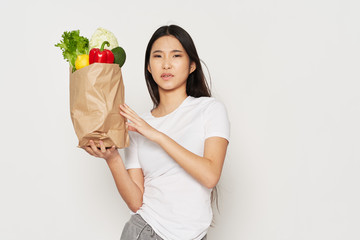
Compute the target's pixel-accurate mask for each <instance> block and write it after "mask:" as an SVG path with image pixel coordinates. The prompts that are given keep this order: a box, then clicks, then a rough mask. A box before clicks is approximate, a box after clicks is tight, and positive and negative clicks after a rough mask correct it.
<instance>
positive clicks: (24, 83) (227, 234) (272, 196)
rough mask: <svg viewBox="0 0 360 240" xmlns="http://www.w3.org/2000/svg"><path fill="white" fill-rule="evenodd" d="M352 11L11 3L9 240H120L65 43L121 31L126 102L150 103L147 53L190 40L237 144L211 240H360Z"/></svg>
mask: <svg viewBox="0 0 360 240" xmlns="http://www.w3.org/2000/svg"><path fill="white" fill-rule="evenodd" d="M359 10H360V9H359V2H358V1H355V0H353V1H350V0H342V1H340V0H328V1H325V0H304V1H288V0H271V1H267V0H251V1H250V0H240V1H235V0H234V1H230V0H224V1H205V0H201V1H193V0H192V1H190V0H183V1H170V0H167V1H165V0H164V1H162V0H155V1H136V0H135V1H91V0H87V1H84V0H79V1H67V0H66V1H37V0H33V1H16V0H14V1H3V2H2V3H1V8H0V26H1V38H0V43H1V46H2V50H1V52H2V53H1V54H2V57H1V58H0V64H1V77H0V79H1V87H0V89H1V90H0V91H1V92H0V93H1V94H0V107H1V118H0V124H1V137H0V144H1V157H0V159H1V167H0V191H1V192H0V193H1V195H0V196H1V198H0V239H4V240H15V239H16V240H19V239H34V240H35V239H36V240H49V239H51V240H60V239H61V240H63V239H69V240H78V239H88V240H103V239H104V240H116V239H119V237H120V234H121V230H122V228H123V225H124V224H125V222H126V221H127V220H128V219H129V210H128V209H127V207H126V205H125V204H124V203H123V201H122V199H121V197H120V195H119V194H118V192H117V189H116V187H115V184H114V182H113V179H112V176H111V173H110V171H109V170H108V168H107V166H106V164H105V162H104V160H102V159H95V158H94V157H91V156H89V155H88V154H86V153H85V151H83V150H82V149H79V148H77V147H76V146H77V138H76V135H75V133H74V130H73V127H72V123H71V119H70V113H69V71H68V70H69V69H68V63H67V62H65V60H64V59H63V57H62V55H61V51H60V49H59V48H55V47H54V44H56V43H57V42H59V41H60V39H61V35H62V33H63V32H64V31H71V30H77V29H80V33H81V35H83V36H87V37H88V38H90V37H91V35H92V33H93V32H94V31H95V30H96V28H97V27H104V28H106V29H108V30H110V31H112V32H113V33H114V34H115V35H116V36H117V38H118V41H119V44H120V46H122V47H123V48H124V49H125V50H126V53H127V60H126V63H125V65H124V66H123V69H122V72H123V77H124V84H125V89H126V90H125V92H126V93H125V94H126V102H127V104H128V105H130V106H131V107H132V108H133V109H134V110H136V111H137V112H138V113H142V112H144V111H148V110H149V109H150V108H151V106H152V104H151V101H150V98H149V96H148V93H147V89H146V85H145V80H144V76H143V64H144V54H145V48H146V44H147V42H148V40H149V39H150V37H151V34H152V33H153V32H154V31H155V30H156V29H157V28H158V27H160V26H162V25H164V24H178V25H180V26H182V27H183V28H184V29H186V30H187V31H188V32H189V33H190V35H191V36H192V37H193V39H194V41H195V44H196V46H197V49H198V53H199V55H200V57H201V59H202V60H203V61H204V62H205V63H206V65H207V67H208V68H209V71H210V75H211V81H212V90H213V93H214V96H215V97H217V98H218V99H219V100H221V101H223V102H224V104H225V105H226V106H227V109H228V113H229V117H230V121H231V143H230V145H229V148H228V154H227V158H226V162H225V166H224V169H223V174H222V178H221V181H220V183H219V201H220V202H219V210H220V212H216V211H215V228H211V229H210V232H209V234H208V236H209V237H208V239H209V240H220V239H239V240H240V239H241V240H319V239H327V240H335V239H341V240H343V239H346V240H352V239H360V233H359V231H358V227H359V225H360V218H359V216H360V207H359V202H360V193H359V181H360V176H359V170H360V161H359V160H360V148H359V145H360V138H359V136H360V127H359V123H360V94H359V90H360V83H359V81H360V78H359V77H360V74H359V66H360V57H359V56H360V47H359V45H360V28H359V22H360V15H359Z"/></svg>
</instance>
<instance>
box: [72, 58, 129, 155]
mask: <svg viewBox="0 0 360 240" xmlns="http://www.w3.org/2000/svg"><path fill="white" fill-rule="evenodd" d="M123 103H124V83H123V79H122V74H121V69H120V67H119V65H118V64H107V63H93V64H91V65H89V66H87V67H84V68H82V69H79V70H76V71H75V72H73V73H72V71H71V69H70V113H71V120H72V123H73V125H74V129H75V133H76V135H77V137H78V139H79V147H84V146H88V145H89V144H88V142H89V140H94V142H95V143H96V144H97V143H98V141H99V140H102V141H103V142H104V145H105V147H111V146H113V145H115V146H116V147H117V148H125V147H127V146H128V145H129V135H128V132H127V129H126V126H125V121H126V119H125V118H124V117H123V116H121V115H120V113H119V105H120V104H123Z"/></svg>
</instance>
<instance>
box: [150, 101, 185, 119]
mask: <svg viewBox="0 0 360 240" xmlns="http://www.w3.org/2000/svg"><path fill="white" fill-rule="evenodd" d="M190 98H191V96H187V97H186V98H185V99H184V100H183V101H182V103H181V104H180V105H179V106H178V107H177V108H175V109H174V111H172V112H170V113H168V114H166V115H164V116H161V117H155V116H154V115H153V114H152V112H151V111H152V110H151V111H150V112H149V114H150V117H151V118H152V119H163V118H166V117H168V116H170V115H172V114H174V113H175V112H177V111H178V110H179V109H180V108H181V107H182V106H183V105H184V104H185V103H186V102H187V101H188V100H189V99H190Z"/></svg>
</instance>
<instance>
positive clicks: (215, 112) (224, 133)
mask: <svg viewBox="0 0 360 240" xmlns="http://www.w3.org/2000/svg"><path fill="white" fill-rule="evenodd" d="M203 119H204V127H205V139H207V138H209V137H222V138H225V139H226V140H228V141H230V121H229V117H228V114H227V110H226V108H225V106H224V104H223V103H222V102H219V101H218V100H215V99H214V101H213V102H211V103H210V104H209V106H208V107H207V108H206V109H205V111H204V114H203Z"/></svg>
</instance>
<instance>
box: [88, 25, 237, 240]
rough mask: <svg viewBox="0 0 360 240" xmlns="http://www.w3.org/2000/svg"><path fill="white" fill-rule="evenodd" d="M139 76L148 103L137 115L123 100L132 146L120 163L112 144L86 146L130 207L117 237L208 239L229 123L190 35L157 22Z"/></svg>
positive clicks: (174, 27) (180, 29) (172, 26)
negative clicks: (102, 163) (147, 108)
mask: <svg viewBox="0 0 360 240" xmlns="http://www.w3.org/2000/svg"><path fill="white" fill-rule="evenodd" d="M145 78H146V83H147V87H148V90H149V93H150V96H151V98H152V101H153V103H154V108H153V109H152V111H149V112H148V113H145V114H143V115H141V117H139V116H138V115H137V114H136V113H135V112H134V111H133V110H132V109H131V108H130V107H129V106H127V105H126V104H124V105H121V106H120V114H121V115H123V116H124V117H125V118H127V119H128V120H129V121H128V123H127V127H128V130H129V134H130V147H128V148H127V149H125V159H124V162H123V161H122V159H121V157H120V155H119V153H118V151H116V149H115V147H112V148H111V149H105V147H104V145H103V143H102V142H100V143H99V144H100V149H98V148H97V147H96V146H95V144H94V142H91V143H90V145H91V146H90V147H87V148H86V149H85V150H86V151H87V152H88V153H90V154H91V155H93V156H96V157H101V158H104V159H105V160H106V162H107V164H108V166H109V168H110V170H111V172H112V175H113V177H114V180H115V183H116V186H117V188H118V190H119V192H120V195H121V196H122V198H123V199H124V201H125V202H126V204H127V205H128V207H129V208H130V210H131V211H132V216H131V218H130V220H129V221H128V222H127V223H126V225H125V227H124V230H123V233H122V236H121V240H132V239H159V240H160V239H173V240H180V239H181V240H187V239H188V240H190V239H191V240H193V239H194V240H200V239H206V234H207V230H208V228H209V226H210V224H211V221H212V208H211V192H212V189H213V188H214V187H215V186H216V184H217V182H218V181H219V178H220V175H221V171H222V167H223V163H224V159H225V155H226V150H227V145H228V141H229V132H230V131H229V121H228V117H227V113H226V109H225V107H224V106H223V104H222V103H220V102H219V101H217V100H215V99H214V98H212V97H210V96H211V94H210V90H209V89H208V87H207V84H206V80H205V77H204V74H203V71H202V68H201V63H200V59H199V57H198V54H197V51H196V48H195V45H194V43H193V41H192V39H191V37H190V35H189V34H188V33H187V32H186V31H185V30H184V29H182V28H180V27H179V26H176V25H170V26H163V27H160V28H159V29H158V30H157V31H156V32H155V33H154V34H153V36H152V38H151V39H150V41H149V44H148V46H147V50H146V54H145Z"/></svg>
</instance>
